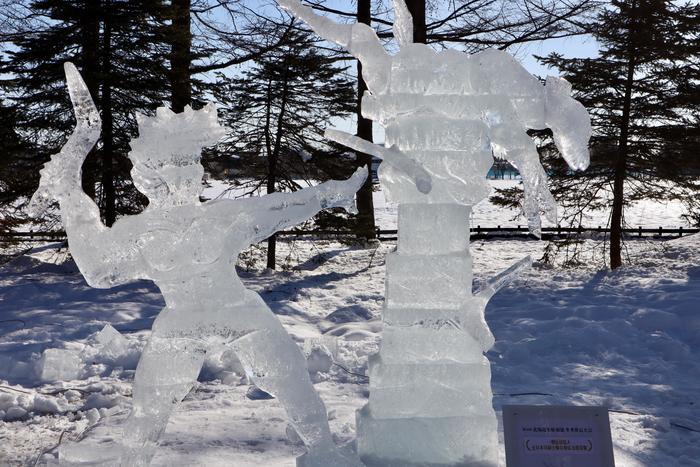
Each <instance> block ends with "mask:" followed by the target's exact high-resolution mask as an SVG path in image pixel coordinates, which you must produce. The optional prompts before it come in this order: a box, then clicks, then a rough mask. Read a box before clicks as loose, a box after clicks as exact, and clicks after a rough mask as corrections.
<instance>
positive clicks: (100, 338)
mask: <svg viewBox="0 0 700 467" xmlns="http://www.w3.org/2000/svg"><path fill="white" fill-rule="evenodd" d="M95 342H96V343H97V345H98V346H99V347H100V352H101V353H102V354H103V355H105V356H107V357H109V358H117V357H119V356H121V355H123V354H124V353H126V351H127V349H128V348H129V340H128V339H127V338H126V337H124V336H123V335H121V333H120V332H119V331H117V330H116V329H114V328H113V327H112V326H111V325H110V324H106V325H105V327H104V328H102V330H101V331H100V332H98V333H97V335H96V336H95Z"/></svg>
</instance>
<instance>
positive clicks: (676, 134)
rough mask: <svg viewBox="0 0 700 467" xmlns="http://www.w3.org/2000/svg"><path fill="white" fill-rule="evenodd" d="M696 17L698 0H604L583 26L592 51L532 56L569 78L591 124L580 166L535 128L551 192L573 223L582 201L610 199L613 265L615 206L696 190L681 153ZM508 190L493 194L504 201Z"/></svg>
mask: <svg viewBox="0 0 700 467" xmlns="http://www.w3.org/2000/svg"><path fill="white" fill-rule="evenodd" d="M698 24H700V6H698V5H692V4H684V5H681V4H678V3H676V2H672V1H669V0H614V1H613V2H611V5H610V6H609V7H608V8H605V9H604V10H603V11H602V12H601V14H600V16H599V18H598V21H597V24H595V26H594V27H593V28H592V31H593V34H594V36H595V38H596V40H597V41H598V43H599V44H600V56H599V57H597V58H585V59H572V58H565V57H563V56H562V55H560V54H556V53H554V54H551V55H549V56H548V57H546V58H540V60H541V62H542V63H544V64H546V65H550V66H553V67H556V68H558V69H559V70H561V72H562V75H563V77H565V78H566V79H567V80H568V81H569V82H571V84H572V85H573V89H574V92H575V97H576V98H577V99H579V100H580V101H581V102H582V103H583V104H584V105H585V106H586V108H587V109H588V110H589V113H590V115H591V119H592V123H593V127H594V137H593V139H592V141H591V166H590V168H589V169H588V170H586V171H584V172H580V173H571V172H570V171H569V170H567V169H566V167H564V165H563V164H562V163H560V162H555V161H556V158H555V157H552V155H553V154H554V153H555V151H556V148H554V146H553V144H551V139H550V138H549V137H548V135H547V134H546V132H545V133H544V134H543V133H540V136H541V137H543V139H542V141H543V142H544V144H543V146H542V149H541V153H542V155H543V157H544V158H545V161H546V163H547V165H548V166H549V171H550V172H551V173H552V177H551V180H552V184H553V192H554V194H555V196H556V197H557V199H558V201H559V202H560V204H562V205H563V206H564V207H565V208H567V209H568V211H569V215H571V216H572V218H573V220H575V221H578V222H580V220H581V216H582V213H583V210H584V209H591V208H593V209H603V208H611V215H610V229H611V233H610V266H611V267H612V268H613V269H614V268H617V267H619V266H620V265H621V264H622V248H621V244H622V229H623V226H624V206H625V205H627V204H628V203H630V202H634V201H637V200H640V199H650V198H653V199H663V200H670V199H682V200H684V201H689V200H691V199H695V198H697V196H698V191H697V190H698V186H697V184H696V183H695V182H696V180H697V177H698V172H697V170H693V169H692V166H695V167H698V165H699V164H698V158H697V155H691V154H692V151H693V150H694V149H692V148H693V147H696V144H697V141H698V139H697V135H698V129H699V127H698V122H700V120H699V118H698V117H699V116H700V112H699V107H698V95H700V89H699V88H698V86H699V83H700V81H699V80H698V78H700V64H699V63H698V57H699V56H700V41H699V40H698V38H699V34H700V30H698V28H697V25H698ZM513 194H514V193H513V192H511V193H505V192H501V196H500V198H499V197H497V200H499V201H501V202H512V201H513V199H514V198H513V196H512V195H513ZM508 195H511V196H508ZM579 225H580V224H579Z"/></svg>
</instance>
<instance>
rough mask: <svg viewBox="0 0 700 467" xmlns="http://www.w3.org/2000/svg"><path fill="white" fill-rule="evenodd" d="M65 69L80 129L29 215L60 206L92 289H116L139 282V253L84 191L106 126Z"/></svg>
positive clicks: (44, 173)
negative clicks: (86, 164) (88, 165)
mask: <svg viewBox="0 0 700 467" xmlns="http://www.w3.org/2000/svg"><path fill="white" fill-rule="evenodd" d="M64 68H65V70H66V81H67V83H68V92H69V94H70V98H71V102H72V103H73V109H74V111H75V118H76V121H77V124H76V127H75V130H74V131H73V133H72V134H71V136H70V138H68V141H67V142H66V144H65V145H64V146H63V148H62V149H61V151H60V152H59V153H58V154H54V155H53V156H51V160H50V161H49V162H47V163H46V164H45V165H44V168H43V169H42V170H41V179H40V181H39V188H38V189H37V191H36V192H35V193H34V195H33V196H32V200H31V202H30V208H29V209H30V213H31V215H33V216H39V215H41V214H43V213H44V212H45V211H46V209H47V208H48V207H49V205H50V204H51V203H52V202H54V201H58V203H59V208H60V213H61V220H62V222H63V226H64V228H65V229H66V234H67V236H68V242H69V244H70V249H71V254H72V256H73V258H74V259H75V261H76V263H77V265H78V267H79V268H80V271H81V272H82V273H83V275H84V276H85V279H86V280H87V282H88V284H90V285H91V286H93V287H111V286H112V285H116V284H119V283H124V282H127V281H129V280H132V279H134V278H136V277H138V276H139V271H138V267H137V266H138V259H137V255H136V252H135V250H134V249H132V248H129V247H128V245H125V244H122V242H118V241H117V237H118V235H116V234H115V233H114V232H113V231H112V229H108V228H107V227H106V226H105V225H104V224H103V223H102V221H101V220H100V210H99V208H98V207H97V205H96V204H95V202H94V201H93V200H92V199H91V198H90V197H89V196H88V195H86V194H85V192H84V191H83V188H82V180H81V179H82V177H81V167H82V165H83V161H84V160H85V157H86V156H87V154H88V153H89V152H90V150H91V149H92V148H93V147H94V146H95V143H96V142H97V140H98V139H99V137H100V125H101V121H100V115H99V113H98V111H97V108H96V107H95V104H94V103H93V101H92V98H91V97H90V92H89V91H88V89H87V86H86V85H85V83H84V82H83V79H82V78H81V76H80V73H78V70H77V69H76V68H75V66H74V65H73V64H72V63H66V64H65V65H64Z"/></svg>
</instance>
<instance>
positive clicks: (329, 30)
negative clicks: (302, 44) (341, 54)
mask: <svg viewBox="0 0 700 467" xmlns="http://www.w3.org/2000/svg"><path fill="white" fill-rule="evenodd" d="M277 3H278V4H279V6H280V7H282V8H283V9H285V10H287V11H288V12H289V13H290V14H292V15H293V16H295V17H297V18H299V19H300V20H302V21H303V22H304V23H306V24H307V25H309V27H310V28H311V29H313V30H314V32H315V33H316V34H318V35H319V36H321V37H322V38H324V39H326V40H328V41H331V42H335V43H336V44H338V45H339V46H341V47H343V48H344V49H345V50H347V51H348V52H350V54H352V56H353V57H355V58H357V59H358V60H359V61H360V62H361V63H362V66H363V67H364V68H366V69H368V73H366V74H365V73H363V76H364V78H365V81H367V85H368V87H369V89H370V91H371V90H372V88H373V86H372V84H373V81H376V76H371V75H376V74H378V73H379V74H383V73H381V69H382V68H384V69H387V73H388V68H389V66H390V62H389V56H388V54H387V52H386V50H384V47H383V46H382V43H381V42H380V41H379V38H378V37H377V34H376V33H375V32H374V29H372V28H371V27H369V26H367V25H366V24H363V23H353V24H340V23H336V22H335V21H331V20H330V19H328V18H325V17H323V16H320V15H317V14H316V13H314V11H313V10H312V9H311V8H310V7H308V6H305V5H302V4H301V2H299V1H298V0H277Z"/></svg>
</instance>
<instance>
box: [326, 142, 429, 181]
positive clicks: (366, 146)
mask: <svg viewBox="0 0 700 467" xmlns="http://www.w3.org/2000/svg"><path fill="white" fill-rule="evenodd" d="M325 136H326V138H328V139H330V140H331V141H335V142H336V143H338V144H342V145H343V146H347V147H349V148H350V149H354V150H355V151H360V152H362V153H365V154H370V155H372V156H376V157H378V158H380V159H382V160H383V161H384V162H386V163H387V164H389V165H391V166H393V167H395V168H397V169H399V170H401V171H403V172H404V173H405V174H406V175H408V176H409V177H410V178H411V179H412V180H413V181H414V182H415V184H416V188H418V191H420V192H421V193H423V194H428V193H430V190H431V189H432V180H431V177H430V174H429V173H428V171H427V170H425V169H424V168H423V166H422V165H421V164H420V163H419V162H416V161H415V160H413V159H411V158H410V157H408V156H406V155H405V154H404V153H403V152H401V151H400V150H399V149H398V148H397V147H396V146H392V147H390V148H386V147H384V146H379V145H377V144H373V143H370V142H369V141H367V140H364V139H362V138H360V137H358V136H355V135H351V134H349V133H345V132H344V131H338V130H330V129H329V130H326V133H325Z"/></svg>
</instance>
